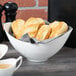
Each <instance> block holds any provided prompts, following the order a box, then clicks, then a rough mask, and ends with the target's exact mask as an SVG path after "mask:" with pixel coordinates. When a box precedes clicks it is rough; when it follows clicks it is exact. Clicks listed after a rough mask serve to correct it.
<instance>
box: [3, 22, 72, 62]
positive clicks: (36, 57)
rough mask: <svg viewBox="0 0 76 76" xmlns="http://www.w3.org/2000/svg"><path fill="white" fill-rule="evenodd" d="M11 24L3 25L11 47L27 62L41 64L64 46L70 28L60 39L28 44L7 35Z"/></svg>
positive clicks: (70, 29)
mask: <svg viewBox="0 0 76 76" xmlns="http://www.w3.org/2000/svg"><path fill="white" fill-rule="evenodd" d="M10 26H11V23H5V24H4V30H5V32H6V35H7V37H8V39H9V41H10V43H11V44H12V45H13V47H14V48H15V49H16V50H17V51H18V52H20V53H21V54H22V55H23V56H25V57H26V58H27V59H28V60H30V61H33V62H42V61H46V60H47V59H48V58H50V57H52V56H53V55H55V54H56V53H57V52H58V51H59V50H60V49H61V48H62V47H63V45H64V44H65V42H66V41H67V39H68V37H69V35H70V33H71V31H72V28H71V27H69V30H68V32H66V33H65V34H63V35H62V36H60V37H57V38H55V39H54V40H52V41H49V42H47V43H45V44H42V43H41V44H31V43H28V42H23V41H20V40H18V39H16V38H14V37H13V36H12V35H10V34H9V29H10Z"/></svg>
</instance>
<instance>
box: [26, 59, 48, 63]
mask: <svg viewBox="0 0 76 76" xmlns="http://www.w3.org/2000/svg"><path fill="white" fill-rule="evenodd" d="M27 60H28V61H31V62H45V61H47V60H48V59H45V60H33V59H27Z"/></svg>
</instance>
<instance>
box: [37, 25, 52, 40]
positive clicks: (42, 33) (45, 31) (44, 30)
mask: <svg viewBox="0 0 76 76" xmlns="http://www.w3.org/2000/svg"><path fill="white" fill-rule="evenodd" d="M51 31H52V30H51V28H50V27H49V25H43V26H42V27H41V28H40V29H39V31H38V34H37V36H36V39H37V40H39V41H41V40H45V39H48V38H49V35H50V33H51Z"/></svg>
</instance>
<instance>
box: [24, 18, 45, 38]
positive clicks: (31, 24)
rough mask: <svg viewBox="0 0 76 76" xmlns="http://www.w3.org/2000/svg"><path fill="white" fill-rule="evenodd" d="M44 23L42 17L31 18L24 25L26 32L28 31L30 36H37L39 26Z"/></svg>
mask: <svg viewBox="0 0 76 76" xmlns="http://www.w3.org/2000/svg"><path fill="white" fill-rule="evenodd" d="M44 24H45V22H44V20H43V19H41V18H33V17H32V18H29V19H28V20H27V21H26V23H25V25H24V26H25V31H24V33H28V34H29V36H30V37H32V38H35V37H36V34H37V32H38V30H39V28H40V27H41V26H42V25H44Z"/></svg>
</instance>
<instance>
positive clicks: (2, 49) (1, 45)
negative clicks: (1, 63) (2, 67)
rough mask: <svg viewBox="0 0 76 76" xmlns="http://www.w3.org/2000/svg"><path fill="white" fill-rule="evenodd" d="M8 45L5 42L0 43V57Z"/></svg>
mask: <svg viewBox="0 0 76 76" xmlns="http://www.w3.org/2000/svg"><path fill="white" fill-rule="evenodd" d="M7 51H8V46H7V45H6V44H0V59H1V58H2V57H3V56H4V55H5V54H6V53H7Z"/></svg>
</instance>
